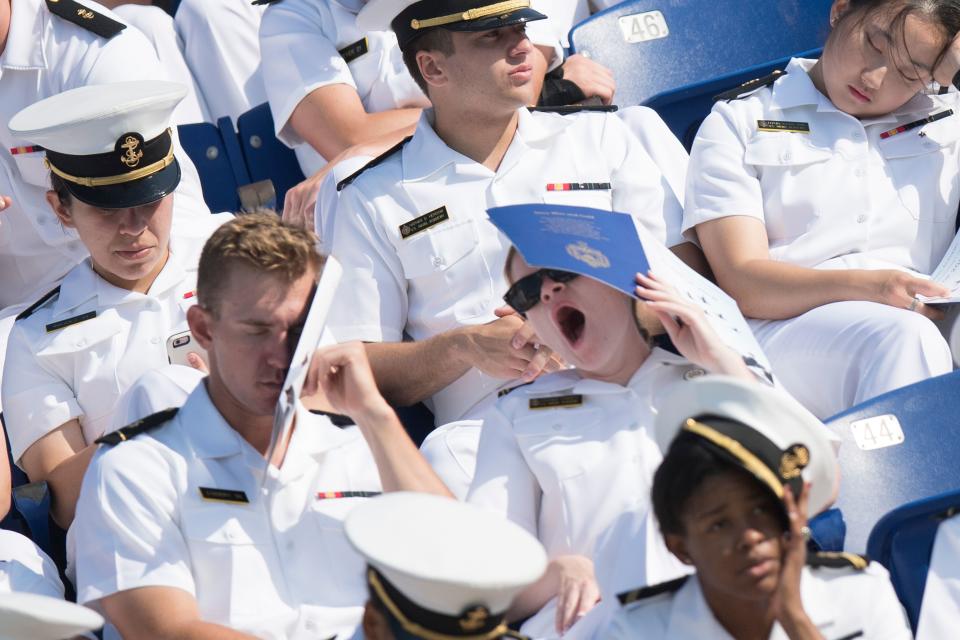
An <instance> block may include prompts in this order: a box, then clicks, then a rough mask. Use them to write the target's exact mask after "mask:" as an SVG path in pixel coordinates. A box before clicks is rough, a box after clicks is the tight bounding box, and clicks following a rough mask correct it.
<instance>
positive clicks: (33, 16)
mask: <svg viewBox="0 0 960 640" xmlns="http://www.w3.org/2000/svg"><path fill="white" fill-rule="evenodd" d="M10 8H11V10H12V13H11V16H10V33H9V34H8V35H7V45H6V47H5V48H4V51H3V53H2V54H0V66H2V67H3V68H5V69H46V68H47V61H46V59H45V58H44V51H43V34H44V32H45V30H46V26H47V21H48V20H50V12H49V11H47V8H46V7H45V6H42V2H41V0H13V1H12V2H11V3H10ZM5 124H6V123H4V125H5Z"/></svg>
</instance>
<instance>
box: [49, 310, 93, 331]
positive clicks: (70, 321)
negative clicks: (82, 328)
mask: <svg viewBox="0 0 960 640" xmlns="http://www.w3.org/2000/svg"><path fill="white" fill-rule="evenodd" d="M96 317H97V312H96V311H88V312H87V313H84V314H81V315H79V316H74V317H73V318H67V319H66V320H61V321H60V322H54V323H51V324H48V325H47V333H53V332H54V331H59V330H60V329H65V328H66V327H69V326H70V325H74V324H80V323H81V322H86V321H87V320H93V319H94V318H96Z"/></svg>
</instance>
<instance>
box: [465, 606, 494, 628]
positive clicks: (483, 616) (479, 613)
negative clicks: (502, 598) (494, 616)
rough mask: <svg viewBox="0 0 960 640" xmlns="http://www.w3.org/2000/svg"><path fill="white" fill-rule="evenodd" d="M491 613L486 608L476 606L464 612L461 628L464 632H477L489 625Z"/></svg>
mask: <svg viewBox="0 0 960 640" xmlns="http://www.w3.org/2000/svg"><path fill="white" fill-rule="evenodd" d="M489 617H490V611H488V610H487V608H486V607H484V606H476V607H473V608H472V609H469V610H467V611H464V612H463V615H461V616H460V628H461V629H463V630H464V631H476V630H477V629H481V628H483V626H484V625H485V624H487V618H489Z"/></svg>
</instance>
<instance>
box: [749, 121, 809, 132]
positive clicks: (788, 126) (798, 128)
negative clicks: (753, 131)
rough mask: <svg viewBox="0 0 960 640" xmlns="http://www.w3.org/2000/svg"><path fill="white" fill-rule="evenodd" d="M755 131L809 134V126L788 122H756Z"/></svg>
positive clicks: (803, 123) (802, 123) (804, 123)
mask: <svg viewBox="0 0 960 640" xmlns="http://www.w3.org/2000/svg"><path fill="white" fill-rule="evenodd" d="M757 130H758V131H786V132H787V133H810V125H809V124H807V123H806V122H790V121H789V120H757Z"/></svg>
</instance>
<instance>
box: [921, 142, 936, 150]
mask: <svg viewBox="0 0 960 640" xmlns="http://www.w3.org/2000/svg"><path fill="white" fill-rule="evenodd" d="M936 146H937V143H935V142H930V141H929V140H927V141H926V142H924V143H923V148H924V149H933V148H934V147H936Z"/></svg>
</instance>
